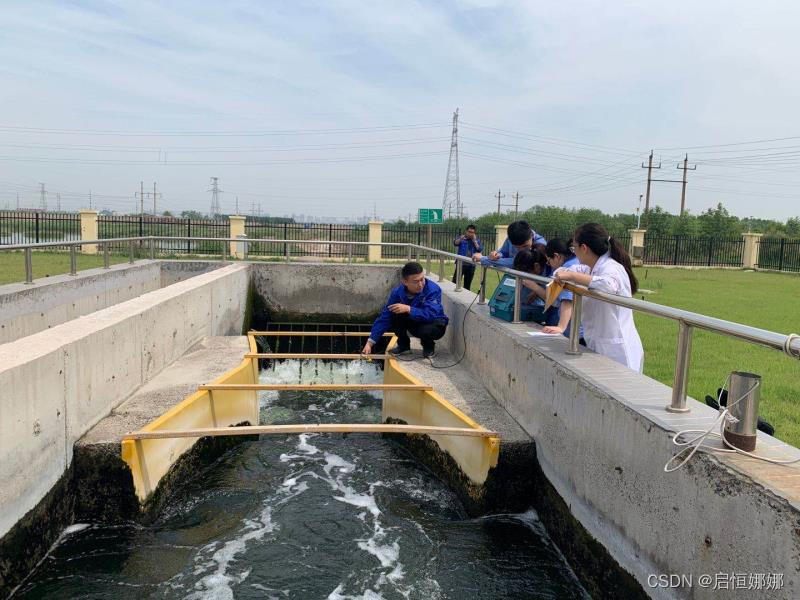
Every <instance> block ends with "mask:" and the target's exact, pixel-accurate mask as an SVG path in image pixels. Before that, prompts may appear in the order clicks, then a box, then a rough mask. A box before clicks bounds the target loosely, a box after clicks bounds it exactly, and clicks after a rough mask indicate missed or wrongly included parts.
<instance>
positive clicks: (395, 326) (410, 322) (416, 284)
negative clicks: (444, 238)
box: [362, 262, 449, 358]
mask: <svg viewBox="0 0 800 600" xmlns="http://www.w3.org/2000/svg"><path fill="white" fill-rule="evenodd" d="M401 275H402V283H401V285H398V286H397V287H395V288H393V289H392V291H391V292H390V293H389V299H388V300H387V301H386V305H385V306H384V307H383V310H381V314H380V315H378V318H377V319H375V323H374V324H373V325H372V331H370V334H369V339H368V340H367V343H366V344H364V349H363V350H362V353H363V354H371V353H372V347H373V346H374V345H375V343H376V342H377V341H378V340H380V339H381V336H382V335H383V334H384V333H386V332H387V331H390V330H391V331H393V332H394V334H395V335H396V336H397V346H395V347H394V348H392V349H391V350H389V353H390V354H392V355H394V356H399V355H401V354H405V353H407V352H410V351H411V339H410V338H409V335H412V336H414V337H417V338H419V339H420V341H421V342H422V356H423V357H425V358H433V356H434V353H435V351H436V340H438V339H440V338H441V337H442V336H443V335H444V333H445V331H446V330H447V323H448V322H449V321H448V318H447V315H446V314H444V308H443V307H442V288H440V287H439V286H438V285H437V284H435V283H434V282H433V281H431V280H430V279H428V278H426V277H425V272H424V270H423V269H422V265H421V264H419V263H418V262H410V263H406V265H405V266H403V269H402V271H401Z"/></svg>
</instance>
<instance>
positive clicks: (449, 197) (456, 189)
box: [442, 109, 464, 219]
mask: <svg viewBox="0 0 800 600" xmlns="http://www.w3.org/2000/svg"><path fill="white" fill-rule="evenodd" d="M454 211H455V214H456V216H457V217H458V218H462V217H463V216H464V207H463V205H462V204H461V182H460V181H459V177H458V109H456V112H454V113H453V137H452V138H451V140H450V160H448V161H447V177H446V178H445V181H444V197H443V198H442V214H443V215H446V217H445V218H448V219H449V218H450V217H451V216H452V215H453V212H454Z"/></svg>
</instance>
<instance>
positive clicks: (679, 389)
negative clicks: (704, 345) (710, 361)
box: [667, 321, 692, 412]
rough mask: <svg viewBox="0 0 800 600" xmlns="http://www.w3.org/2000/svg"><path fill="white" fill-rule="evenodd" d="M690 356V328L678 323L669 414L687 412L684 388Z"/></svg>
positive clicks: (687, 379) (686, 382)
mask: <svg viewBox="0 0 800 600" xmlns="http://www.w3.org/2000/svg"><path fill="white" fill-rule="evenodd" d="M691 354H692V326H691V325H688V324H686V323H685V322H684V321H678V346H677V349H676V350H675V375H674V377H673V379H672V403H671V404H670V405H669V406H668V407H667V410H668V411H669V412H689V410H690V409H689V407H688V406H686V387H687V384H688V381H689V359H690V358H691Z"/></svg>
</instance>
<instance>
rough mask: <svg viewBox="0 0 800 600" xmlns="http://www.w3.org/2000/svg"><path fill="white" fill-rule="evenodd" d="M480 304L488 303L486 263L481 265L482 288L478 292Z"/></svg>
mask: <svg viewBox="0 0 800 600" xmlns="http://www.w3.org/2000/svg"><path fill="white" fill-rule="evenodd" d="M478 304H486V265H481V289H480V291H479V292H478Z"/></svg>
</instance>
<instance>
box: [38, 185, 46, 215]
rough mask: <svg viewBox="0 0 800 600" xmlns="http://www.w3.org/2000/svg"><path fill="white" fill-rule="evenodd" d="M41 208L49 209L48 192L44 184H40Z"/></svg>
mask: <svg viewBox="0 0 800 600" xmlns="http://www.w3.org/2000/svg"><path fill="white" fill-rule="evenodd" d="M39 208H41V209H42V210H47V192H46V191H45V189H44V184H43V183H40V184H39Z"/></svg>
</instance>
